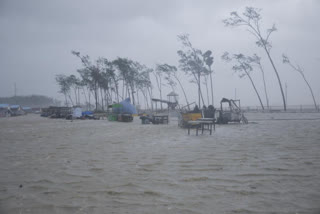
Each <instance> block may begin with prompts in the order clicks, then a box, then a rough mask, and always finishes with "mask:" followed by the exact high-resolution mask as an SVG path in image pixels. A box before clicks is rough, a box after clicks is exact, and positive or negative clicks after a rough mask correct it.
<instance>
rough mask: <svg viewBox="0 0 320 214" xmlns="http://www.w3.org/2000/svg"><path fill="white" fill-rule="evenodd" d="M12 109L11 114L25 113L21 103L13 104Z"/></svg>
mask: <svg viewBox="0 0 320 214" xmlns="http://www.w3.org/2000/svg"><path fill="white" fill-rule="evenodd" d="M10 110H11V112H12V114H11V116H19V115H24V114H25V112H24V111H23V110H22V108H21V106H20V105H11V106H10Z"/></svg>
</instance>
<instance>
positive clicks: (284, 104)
mask: <svg viewBox="0 0 320 214" xmlns="http://www.w3.org/2000/svg"><path fill="white" fill-rule="evenodd" d="M263 47H264V50H265V51H266V53H267V55H268V58H269V60H270V62H271V65H272V67H273V70H274V72H275V73H276V76H277V79H278V83H279V87H280V91H281V95H282V101H283V109H284V111H287V105H286V99H285V96H284V93H283V89H282V84H281V81H280V76H279V73H278V71H277V69H276V67H275V65H274V63H273V60H272V58H271V56H270V53H269V51H268V49H267V47H266V46H265V45H264V46H263Z"/></svg>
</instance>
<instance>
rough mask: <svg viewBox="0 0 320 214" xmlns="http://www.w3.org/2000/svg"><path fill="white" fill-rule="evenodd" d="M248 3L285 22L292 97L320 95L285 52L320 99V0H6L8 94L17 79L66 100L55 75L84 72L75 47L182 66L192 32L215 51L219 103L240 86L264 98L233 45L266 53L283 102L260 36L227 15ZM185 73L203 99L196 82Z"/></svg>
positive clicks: (245, 98) (282, 44)
mask: <svg viewBox="0 0 320 214" xmlns="http://www.w3.org/2000/svg"><path fill="white" fill-rule="evenodd" d="M245 6H253V7H257V8H262V11H261V14H262V17H263V20H262V21H263V22H262V27H263V28H264V29H266V28H269V27H271V26H272V24H273V23H275V24H276V27H277V28H278V31H277V32H275V33H274V34H273V35H272V37H271V41H272V44H273V49H272V51H271V53H272V56H273V58H274V61H275V63H276V66H277V67H278V70H279V73H280V76H281V79H282V83H283V85H285V84H286V85H287V94H288V104H289V105H299V104H312V98H311V95H310V92H309V90H308V88H307V86H306V85H305V83H304V82H303V80H302V78H301V77H300V76H299V74H298V73H296V72H294V71H292V69H290V67H289V66H288V65H284V64H282V58H281V55H282V53H286V54H287V55H288V56H289V57H290V59H291V61H292V62H296V63H298V64H299V65H300V66H301V67H303V68H304V71H305V75H306V77H307V79H308V80H309V81H310V84H311V86H312V87H313V90H314V93H315V97H316V100H317V102H318V103H320V84H319V80H320V72H319V66H320V52H319V48H320V32H319V31H320V24H319V20H320V13H319V11H320V1H319V0H261V1H253V0H233V1H231V0H230V1H227V0H224V1H215V0H207V1H206V0H197V1H196V0H193V1H191V0H159V1H152V0H126V1H124V0H115V1H111V0H110V1H108V0H101V1H88V0H86V1H84V0H80V1H79V0H73V1H71V0H70V1H66V0H54V1H49V0H47V1H46V0H29V1H25V0H20V1H18V0H0V29H1V33H0V65H1V67H0V69H1V70H0V74H1V75H0V76H1V77H0V96H1V97H3V96H12V95H13V94H14V83H16V85H17V94H18V95H30V94H42V95H48V96H51V97H54V98H58V99H61V100H63V96H62V95H60V94H58V90H59V89H58V87H57V85H56V83H55V75H57V74H66V75H70V74H76V69H77V68H81V63H80V61H79V59H77V58H76V57H75V56H73V55H72V54H71V53H70V52H71V50H77V51H80V52H81V53H82V54H88V55H89V56H90V57H91V58H92V59H96V58H97V57H99V56H102V57H106V58H108V59H110V60H112V59H115V58H116V57H118V56H120V57H128V58H131V59H133V60H136V61H139V62H140V63H142V64H145V65H147V66H148V67H152V68H154V66H155V64H156V63H164V62H165V63H169V64H172V65H176V66H178V56H177V50H178V49H180V48H181V44H180V43H179V42H178V40H177V35H179V34H182V33H188V34H189V35H190V40H191V42H192V43H193V45H194V46H195V47H196V48H199V49H201V50H204V51H205V50H208V49H210V50H212V51H213V55H214V58H215V59H214V64H213V69H214V72H215V74H214V90H215V100H216V103H215V105H217V101H219V100H220V99H221V98H222V97H227V98H234V97H235V89H236V91H237V93H236V94H237V98H240V99H241V101H242V105H250V106H255V105H259V102H258V99H257V97H256V95H255V93H254V91H253V90H252V86H251V85H250V83H249V80H248V79H239V77H238V75H236V74H234V73H233V71H232V70H231V67H232V66H231V65H230V64H226V63H224V62H223V61H222V60H221V58H220V57H221V55H222V54H223V53H224V52H225V51H228V52H230V53H240V52H241V53H245V54H249V55H251V54H253V53H257V54H259V55H260V56H261V57H263V66H264V68H265V70H266V71H265V72H266V75H267V86H268V91H269V96H270V97H269V99H270V103H271V104H272V105H281V104H282V100H281V96H280V90H279V86H278V84H277V80H276V77H275V74H274V72H273V70H272V68H271V66H270V63H269V61H267V58H266V55H265V53H264V52H263V51H262V50H261V49H259V48H258V47H257V46H256V45H255V40H254V38H253V36H252V35H250V34H249V33H248V32H247V31H246V30H245V29H244V28H228V27H225V26H224V24H223V23H222V20H223V19H224V18H227V17H228V16H229V14H230V12H232V11H239V12H242V11H243V9H244V8H245ZM183 78H184V79H183V81H184V83H185V84H186V85H188V92H189V93H190V97H191V99H190V100H192V99H193V100H194V101H195V100H196V93H195V92H196V86H195V85H194V84H189V83H188V80H189V78H188V77H186V76H183ZM253 78H254V80H255V81H256V83H257V87H258V90H259V91H260V93H261V96H262V97H263V96H264V95H263V84H262V80H261V73H260V72H259V71H258V70H257V71H254V72H253ZM165 92H166V93H169V92H170V90H169V88H166V89H165ZM178 93H179V94H180V95H182V93H181V92H179V91H178ZM181 99H182V96H181Z"/></svg>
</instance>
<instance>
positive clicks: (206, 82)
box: [205, 76, 210, 106]
mask: <svg viewBox="0 0 320 214" xmlns="http://www.w3.org/2000/svg"><path fill="white" fill-rule="evenodd" d="M205 84H206V90H207V102H208V103H207V104H208V105H207V106H209V102H210V100H209V90H208V76H205Z"/></svg>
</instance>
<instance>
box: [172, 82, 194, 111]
mask: <svg viewBox="0 0 320 214" xmlns="http://www.w3.org/2000/svg"><path fill="white" fill-rule="evenodd" d="M174 77H175V79H176V80H177V81H178V83H179V85H180V87H181V89H182V92H183V95H184V98H185V99H186V102H187V105H188V110H189V111H190V105H189V102H188V98H187V95H186V92H185V91H184V88H183V86H182V84H181V82H180V80H179V78H178V77H176V76H174Z"/></svg>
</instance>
